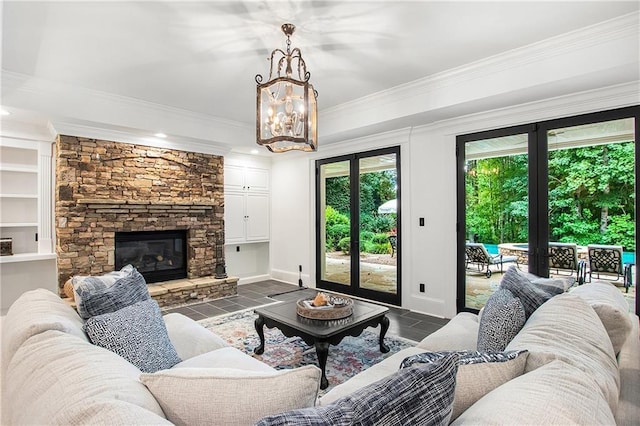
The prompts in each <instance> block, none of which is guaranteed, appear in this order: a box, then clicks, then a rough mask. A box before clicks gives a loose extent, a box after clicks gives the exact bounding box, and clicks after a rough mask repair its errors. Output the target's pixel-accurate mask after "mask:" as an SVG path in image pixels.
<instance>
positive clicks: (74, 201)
mask: <svg viewBox="0 0 640 426" xmlns="http://www.w3.org/2000/svg"><path fill="white" fill-rule="evenodd" d="M223 161H224V159H223V157H220V156H216V155H209V154H200V153H193V152H183V151H177V150H170V149H161V148H154V147H148V146H141V145H132V144H126V143H119V142H111V141H102V140H95V139H86V138H80V137H74V136H62V135H61V136H59V137H58V140H57V157H56V185H55V190H56V194H55V214H56V252H57V255H58V261H57V262H58V285H59V286H60V289H62V287H63V286H64V283H65V282H66V281H67V280H68V279H69V278H70V277H72V276H74V275H100V274H104V273H106V272H110V271H113V270H114V267H115V256H114V252H115V233H116V232H127V231H154V230H158V231H160V230H173V229H185V230H187V257H188V259H187V277H188V278H189V279H193V278H198V277H207V276H211V275H213V273H214V269H215V264H216V253H215V251H216V250H215V247H216V240H217V239H221V240H222V241H224V223H223V218H224V210H223V209H224V192H223V184H224V181H223V179H224V163H223ZM61 291H62V290H61ZM227 293H228V294H227ZM230 294H235V288H234V289H233V290H230V291H226V290H225V291H222V292H221V294H217V297H222V296H228V295H230Z"/></svg>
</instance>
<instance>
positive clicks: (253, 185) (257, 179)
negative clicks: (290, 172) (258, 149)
mask: <svg viewBox="0 0 640 426" xmlns="http://www.w3.org/2000/svg"><path fill="white" fill-rule="evenodd" d="M244 183H245V185H246V186H247V191H250V192H255V191H258V192H267V191H269V170H266V169H254V168H251V167H247V169H246V170H245V175H244Z"/></svg>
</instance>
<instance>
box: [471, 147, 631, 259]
mask: <svg viewBox="0 0 640 426" xmlns="http://www.w3.org/2000/svg"><path fill="white" fill-rule="evenodd" d="M634 150H635V146H634V143H633V142H624V143H615V144H608V145H596V146H588V147H580V148H572V149H561V150H555V151H551V152H549V161H548V173H549V229H550V233H551V235H550V236H549V239H550V241H559V242H573V243H576V244H578V245H588V244H615V245H622V246H623V247H624V249H625V250H626V251H633V250H634V249H635V222H634V217H635V193H634V176H635V171H634V165H635V161H634ZM527 175H528V173H527V156H526V155H512V156H505V157H497V158H487V159H479V160H471V161H468V162H467V173H466V181H465V185H466V196H467V199H466V203H467V217H466V222H467V223H466V227H467V230H468V238H469V239H471V238H473V239H474V240H476V241H481V242H484V243H488V244H500V243H504V242H526V241H527V240H528V224H527V221H528V191H527Z"/></svg>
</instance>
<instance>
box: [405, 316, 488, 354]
mask: <svg viewBox="0 0 640 426" xmlns="http://www.w3.org/2000/svg"><path fill="white" fill-rule="evenodd" d="M478 326H479V324H478V316H477V315H476V314H472V313H471V312H460V313H459V314H458V315H456V316H455V317H453V318H452V319H451V320H450V321H449V322H448V323H446V324H445V325H444V326H443V327H442V328H440V329H439V330H437V331H434V332H433V333H431V334H430V335H428V336H427V337H425V338H424V339H422V341H420V343H418V344H417V345H416V346H417V347H419V348H421V349H424V350H425V351H434V352H435V351H447V350H454V351H464V350H468V351H475V350H476V347H477V342H478Z"/></svg>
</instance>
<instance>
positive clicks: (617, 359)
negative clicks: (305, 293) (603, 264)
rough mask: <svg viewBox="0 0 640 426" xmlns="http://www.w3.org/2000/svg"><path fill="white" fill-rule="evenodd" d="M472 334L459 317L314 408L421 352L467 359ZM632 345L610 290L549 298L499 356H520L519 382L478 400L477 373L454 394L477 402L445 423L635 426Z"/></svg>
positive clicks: (635, 354) (636, 353) (639, 380)
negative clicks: (467, 394)
mask: <svg viewBox="0 0 640 426" xmlns="http://www.w3.org/2000/svg"><path fill="white" fill-rule="evenodd" d="M605 326H606V327H605ZM478 328H479V318H478V315H475V314H472V313H468V312H462V313H459V314H458V315H457V316H455V317H454V318H453V319H452V320H451V321H450V322H449V323H448V324H447V325H445V326H444V327H443V328H441V329H440V330H438V331H436V332H435V333H433V334H431V335H429V336H427V337H426V338H424V339H423V340H422V341H421V342H420V343H418V344H417V345H416V346H415V347H412V348H407V349H404V350H402V351H400V352H398V353H396V354H394V355H392V356H391V357H389V358H387V359H385V360H384V361H382V362H381V363H379V364H376V365H374V366H373V367H371V368H369V369H367V370H365V371H363V372H361V373H360V374H358V375H356V376H355V377H352V378H351V379H349V380H348V381H347V382H345V383H343V384H341V385H338V386H336V387H335V388H333V389H332V390H331V391H330V392H328V393H327V394H326V395H324V396H323V397H322V398H320V401H319V402H320V404H321V405H327V404H330V403H332V402H333V401H335V400H337V399H339V398H342V397H344V396H346V395H349V394H351V393H353V392H355V391H357V390H358V389H360V388H362V387H364V386H367V385H369V384H371V383H373V382H375V381H377V380H380V379H382V378H384V377H387V376H389V375H390V374H393V373H394V372H395V371H397V370H398V368H399V366H400V364H401V363H402V361H403V360H404V359H405V358H407V357H409V356H412V355H416V354H418V353H421V352H425V351H432V352H435V351H452V350H463V351H475V350H476V343H477V339H478ZM621 336H625V337H624V339H622V338H621ZM612 338H613V340H614V341H616V343H617V345H616V346H617V349H619V351H617V354H616V350H614V344H612ZM639 339H640V337H639V331H638V317H637V316H636V315H634V314H631V313H629V312H628V306H627V303H626V301H625V300H624V298H623V297H622V295H621V294H620V292H619V290H617V289H616V288H615V287H614V286H613V285H611V284H609V283H606V282H593V283H590V284H585V285H582V286H579V287H577V288H575V289H574V290H573V291H571V292H569V293H565V294H561V295H558V296H555V297H553V298H551V299H550V300H548V301H547V302H546V303H544V304H543V305H542V306H540V307H539V308H538V309H537V310H536V311H535V312H534V313H533V314H532V315H531V317H530V318H529V319H528V320H527V322H526V323H525V325H524V327H523V328H522V329H521V330H520V332H519V333H518V334H517V335H516V337H515V338H514V339H513V340H512V341H511V343H509V345H508V346H507V348H506V350H527V351H528V356H527V359H526V364H525V366H524V371H523V374H522V375H519V376H518V377H515V378H513V379H511V380H508V381H507V382H506V383H504V384H502V385H500V386H498V387H496V388H495V389H493V390H491V391H489V392H487V393H486V394H483V392H485V391H486V390H487V389H486V387H484V386H483V384H482V382H485V381H487V378H488V377H490V376H491V373H490V372H487V374H486V375H484V377H483V373H482V371H480V372H479V373H477V375H478V377H477V382H478V383H477V385H469V386H468V388H465V389H461V390H460V391H463V392H465V391H470V392H475V393H476V394H477V395H475V396H474V397H473V398H474V399H475V398H478V400H477V402H475V403H473V404H472V405H471V406H470V407H469V408H468V409H467V410H466V411H464V412H463V413H462V414H461V415H460V416H459V417H458V418H456V419H453V421H452V423H453V424H455V425H463V424H482V425H493V424H496V425H498V424H500V425H514V424H547V425H551V424H562V425H565V424H582V425H586V424H598V425H602V424H619V425H638V424H640V396H639V395H640V340H639ZM456 392H458V389H456Z"/></svg>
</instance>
